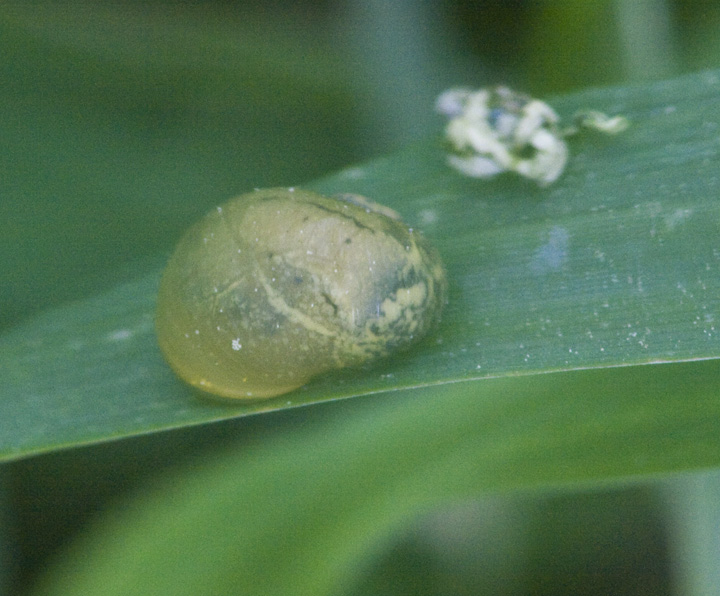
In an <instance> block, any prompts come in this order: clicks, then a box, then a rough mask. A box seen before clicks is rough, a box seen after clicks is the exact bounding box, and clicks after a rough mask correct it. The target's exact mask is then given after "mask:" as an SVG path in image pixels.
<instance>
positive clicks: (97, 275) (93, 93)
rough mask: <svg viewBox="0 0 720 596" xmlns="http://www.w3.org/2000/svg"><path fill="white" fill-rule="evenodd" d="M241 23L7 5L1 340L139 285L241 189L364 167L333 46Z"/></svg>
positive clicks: (3, 16)
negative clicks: (56, 313)
mask: <svg viewBox="0 0 720 596" xmlns="http://www.w3.org/2000/svg"><path fill="white" fill-rule="evenodd" d="M243 14H244V13H243V12H242V11H240V12H234V11H231V10H230V11H228V14H223V13H218V12H217V11H213V10H204V7H187V10H186V11H183V10H170V9H167V8H166V9H163V8H161V7H160V6H157V7H153V6H152V5H146V4H144V3H139V4H137V5H133V9H132V10H129V9H128V8H127V7H126V6H124V5H123V4H116V3H88V2H84V1H81V2H67V3H63V4H62V5H58V4H57V3H54V2H33V3H21V2H12V3H7V5H6V6H3V10H2V11H0V56H2V59H0V80H1V81H2V85H0V197H1V200H0V257H1V261H2V264H3V283H2V284H0V329H2V328H3V327H7V326H9V325H11V324H17V321H18V320H19V319H20V318H21V317H26V316H27V315H28V314H29V313H32V312H35V311H37V310H39V309H41V308H44V307H48V306H50V305H54V304H58V303H62V302H64V301H67V300H69V299H78V298H81V297H84V296H88V295H90V294H92V293H98V292H100V291H102V290H107V289H108V288H111V287H113V286H114V285H116V284H117V283H119V282H120V281H127V280H128V279H132V278H133V277H137V276H138V274H139V273H138V271H147V267H148V265H147V263H145V259H146V258H147V257H148V256H149V255H157V254H158V253H159V252H162V251H169V250H170V248H171V246H172V244H173V242H174V240H175V239H176V238H177V237H178V236H179V235H180V233H181V231H182V230H183V229H184V228H185V227H187V226H188V225H189V224H190V222H191V221H192V220H194V219H196V218H197V217H199V216H200V215H201V214H202V213H203V212H204V211H206V210H207V209H210V208H211V207H212V206H213V205H215V204H217V203H218V202H220V201H221V200H224V199H226V198H228V197H229V196H232V195H233V194H239V193H240V192H241V191H242V190H244V189H247V188H251V187H253V186H266V185H268V184H273V185H277V184H280V183H298V182H299V181H304V180H307V179H308V178H313V177H316V176H319V175H320V174H322V173H325V172H327V171H328V169H332V168H335V167H339V166H340V165H342V164H346V163H348V161H351V160H353V159H355V157H354V156H355V155H357V152H356V148H357V143H356V142H355V134H356V131H355V122H356V120H355V119H353V118H352V114H353V111H354V110H355V109H356V108H355V106H354V104H353V102H354V101H355V100H354V98H353V97H352V95H351V91H350V90H349V89H348V86H347V80H346V76H347V75H346V74H345V73H346V70H347V69H346V67H345V66H344V64H342V63H341V62H340V60H339V59H338V57H337V55H336V54H334V53H333V52H331V51H330V49H329V48H328V47H327V41H326V40H325V39H324V38H323V37H322V36H321V35H308V32H307V31H306V30H305V29H303V35H300V34H298V35H296V36H295V35H291V34H289V33H288V31H287V30H283V28H282V27H281V26H280V23H276V22H274V21H273V22H272V23H271V22H270V20H271V19H270V18H269V17H268V18H267V21H268V22H262V23H258V22H256V21H254V20H251V19H247V18H243ZM275 17H276V18H277V15H275ZM329 131H332V134H329ZM131 272H132V273H131ZM6 280H7V281H6Z"/></svg>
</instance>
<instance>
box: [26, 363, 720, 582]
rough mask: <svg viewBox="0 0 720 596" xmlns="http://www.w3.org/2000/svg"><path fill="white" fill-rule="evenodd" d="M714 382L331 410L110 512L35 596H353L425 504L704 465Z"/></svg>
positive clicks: (490, 390)
mask: <svg viewBox="0 0 720 596" xmlns="http://www.w3.org/2000/svg"><path fill="white" fill-rule="evenodd" d="M718 372H720V367H719V366H718V363H717V362H702V363H693V364H687V363H686V364H681V365H666V366H661V367H630V368H624V369H621V370H617V371H615V372H614V374H612V375H611V376H610V377H608V375H607V374H606V371H602V370H595V371H581V372H575V373H567V374H562V375H542V376H534V377H524V378H512V379H491V380H487V381H485V382H483V383H472V384H471V383H465V384H459V385H455V386H445V387H430V388H425V389H421V390H415V391H404V392H399V393H397V394H395V395H392V396H376V397H375V398H373V399H369V400H368V404H367V405H368V407H365V408H362V407H357V408H350V407H347V406H349V405H350V404H349V403H346V404H343V405H344V406H346V407H344V408H341V413H342V414H343V415H342V416H335V417H334V418H332V419H331V420H330V421H329V422H328V421H327V420H326V421H324V422H323V421H321V422H320V423H318V421H317V420H315V422H314V423H311V424H306V425H300V426H295V427H294V428H292V429H289V430H288V431H287V432H284V433H276V434H275V435H272V436H271V438H270V440H266V441H264V442H260V443H255V442H253V444H252V445H251V446H250V447H249V448H247V449H244V450H238V451H235V452H232V453H230V454H225V455H220V456H219V457H217V458H216V459H209V458H203V459H202V461H198V462H196V463H195V464H193V465H191V466H189V467H188V469H186V470H185V472H184V473H183V474H182V475H179V476H178V475H172V476H171V477H170V478H166V479H164V480H163V482H161V483H160V484H159V486H156V487H155V488H156V489H157V490H154V491H152V492H151V493H150V494H144V493H143V494H140V495H139V498H136V499H135V500H133V501H131V502H130V503H124V504H123V507H122V509H115V510H112V511H111V512H110V515H108V516H106V517H105V518H104V519H103V520H102V523H101V524H98V525H97V526H96V527H95V528H94V530H95V531H94V532H90V533H89V534H88V535H86V536H85V538H84V539H83V540H80V541H79V542H77V543H76V544H75V545H74V546H73V548H72V549H70V550H69V551H68V552H67V553H65V556H64V557H63V558H62V559H61V560H60V561H59V562H58V565H57V566H56V567H55V568H54V569H53V570H52V572H51V573H50V574H49V575H48V576H47V577H46V578H45V583H44V584H43V585H44V586H45V589H43V590H41V591H40V592H39V594H55V595H75V594H77V595H81V594H82V595H84V594H103V595H105V596H113V595H115V594H117V595H118V596H119V595H123V596H131V595H134V594H138V595H139V594H147V593H148V587H149V586H152V593H153V594H157V595H165V594H167V595H172V596H183V595H186V594H187V595H188V596H190V595H192V596H206V595H221V594H237V595H245V594H247V595H255V594H263V595H264V596H274V595H278V596H281V595H282V596H284V595H286V594H293V595H297V596H301V595H306V594H307V595H313V596H322V595H325V594H348V593H353V592H352V590H351V587H352V586H353V584H355V583H356V582H357V581H358V579H359V578H360V577H361V576H362V575H363V574H366V573H367V572H368V571H369V569H371V567H372V564H373V562H375V561H377V559H378V558H379V556H380V555H381V553H382V552H383V550H384V549H386V548H387V547H388V546H389V545H390V544H391V540H392V536H397V535H398V534H399V533H400V532H399V530H400V529H402V528H403V527H404V526H407V524H408V522H410V521H411V520H414V519H417V518H418V517H419V516H421V515H422V514H423V513H426V512H428V511H430V510H431V509H433V508H436V507H438V506H440V505H441V504H447V503H448V502H451V503H452V502H454V503H462V502H463V501H467V500H469V499H473V498H477V497H478V496H479V495H483V494H487V493H489V492H491V491H494V492H497V491H503V490H508V489H514V490H518V489H521V490H525V491H528V490H530V489H532V490H538V489H540V488H542V487H547V486H554V487H557V486H559V485H563V484H567V483H570V482H572V483H575V484H577V483H583V482H587V481H591V480H598V479H604V480H605V481H607V480H608V479H610V478H612V477H617V476H621V475H622V476H631V475H637V474H645V475H647V474H651V473H657V472H667V471H668V470H677V469H687V468H689V467H696V466H701V465H717V464H718V460H719V459H720V400H718V399H717V386H718V385H717V381H718ZM709 389H710V390H709ZM688 404H691V407H688ZM516 571H517V572H518V573H522V570H516Z"/></svg>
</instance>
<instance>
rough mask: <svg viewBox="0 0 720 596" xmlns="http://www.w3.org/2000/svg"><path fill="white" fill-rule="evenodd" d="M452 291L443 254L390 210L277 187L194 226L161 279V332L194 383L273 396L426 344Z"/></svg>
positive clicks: (239, 394) (174, 362) (225, 392)
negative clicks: (425, 338)
mask: <svg viewBox="0 0 720 596" xmlns="http://www.w3.org/2000/svg"><path fill="white" fill-rule="evenodd" d="M446 294H447V281H446V278H445V271H444V269H443V266H442V263H441V261H440V257H439V255H438V253H437V252H436V251H435V250H434V249H433V248H432V247H431V246H430V245H429V244H428V243H427V241H426V240H424V239H423V238H422V237H421V236H419V235H418V234H417V233H414V232H413V231H412V230H411V229H408V227H407V226H405V225H404V224H403V223H402V222H401V221H400V219H399V216H398V215H397V214H396V213H395V212H394V211H392V210H391V209H388V208H387V207H383V206H381V205H377V204H375V203H372V202H370V201H368V200H367V199H364V198H363V197H359V196H357V195H342V196H340V197H337V198H329V197H324V196H322V195H319V194H316V193H313V192H309V191H304V190H299V189H285V188H275V189H267V190H259V191H255V192H252V193H249V194H245V195H242V196H239V197H237V198H235V199H232V200H230V201H229V202H227V203H226V204H224V205H223V206H221V207H218V208H217V209H216V210H215V211H213V212H211V213H209V214H208V215H207V216H205V217H204V218H203V219H202V220H200V221H199V222H198V223H197V224H195V225H194V226H193V227H192V228H190V230H188V232H187V233H186V234H185V235H184V236H183V238H182V239H181V241H180V243H179V245H178V247H177V249H176V250H175V253H174V254H173V256H172V257H171V259H170V262H169V263H168V266H167V269H166V270H165V273H164V275H163V278H162V281H161V284H160V292H159V295H158V307H157V318H156V327H157V334H158V341H159V344H160V348H161V349H162V351H163V353H164V355H165V358H166V359H167V361H168V362H169V364H170V366H171V367H172V368H173V369H174V370H175V372H176V373H177V374H178V375H179V376H180V377H181V378H182V379H183V380H185V381H186V382H188V383H190V384H191V385H194V386H196V387H198V388H200V389H202V390H203V391H206V392H208V393H211V394H215V395H218V396H222V397H233V398H260V397H273V396H275V395H280V394H282V393H286V392H288V391H291V390H293V389H296V388H298V387H300V386H301V385H304V384H305V383H306V382H307V381H308V380H309V379H310V378H312V377H314V376H315V375H318V374H320V373H323V372H325V371H328V370H332V369H336V368H342V367H346V366H357V365H360V364H363V363H366V362H369V361H372V360H375V359H377V358H381V357H383V356H387V355H389V354H391V353H393V352H395V351H396V350H399V349H402V348H404V347H406V346H408V345H409V344H411V343H413V342H414V341H416V340H418V339H420V338H421V337H422V336H423V335H425V334H426V333H427V332H428V331H429V330H430V329H431V328H432V327H433V326H434V325H435V323H436V322H437V321H438V320H439V318H440V313H441V310H442V308H443V305H444V302H445V300H446Z"/></svg>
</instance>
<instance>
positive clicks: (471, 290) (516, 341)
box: [0, 72, 720, 458]
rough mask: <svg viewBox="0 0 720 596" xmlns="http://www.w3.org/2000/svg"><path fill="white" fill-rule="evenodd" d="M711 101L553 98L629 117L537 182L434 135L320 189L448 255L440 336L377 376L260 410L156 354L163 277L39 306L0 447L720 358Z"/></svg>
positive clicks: (713, 84)
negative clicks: (396, 394) (475, 158)
mask: <svg viewBox="0 0 720 596" xmlns="http://www.w3.org/2000/svg"><path fill="white" fill-rule="evenodd" d="M719 91H720V78H719V76H718V73H712V72H711V73H703V74H698V75H693V76H688V77H683V78H681V79H677V80H674V81H668V82H663V83H658V84H653V85H645V86H637V87H627V88H621V89H604V90H592V91H588V92H584V93H582V94H578V95H573V96H568V97H564V98H560V99H558V100H557V101H556V102H554V103H555V105H556V106H557V108H558V109H559V111H560V112H561V113H562V114H565V115H569V114H571V113H572V112H573V111H574V110H575V109H578V108H587V107H590V108H596V109H601V110H605V111H607V112H609V113H612V114H614V113H622V114H624V115H626V116H628V117H629V118H630V119H631V121H632V126H631V128H630V129H629V130H628V131H627V132H625V133H623V134H622V135H619V136H617V137H612V138H606V137H599V136H595V135H592V134H588V135H586V136H585V137H583V138H581V139H578V140H575V141H573V143H572V152H573V156H572V158H571V162H570V165H569V168H568V170H567V172H566V173H565V174H564V176H563V177H562V178H561V180H560V181H559V182H558V183H557V184H555V185H553V186H551V187H549V188H545V189H541V188H538V187H536V186H534V185H532V184H530V183H528V182H526V181H524V180H519V179H516V178H512V177H510V176H507V177H501V178H498V179H496V180H493V181H489V182H488V181H479V180H471V179H467V178H463V177H461V176H460V175H458V174H456V173H455V172H454V171H452V170H450V169H449V168H448V167H447V166H446V165H445V163H444V156H443V152H442V148H441V145H440V141H439V138H431V139H428V140H427V141H425V142H422V143H419V144H417V145H415V146H411V147H408V148H407V149H405V150H403V151H400V152H398V153H396V154H393V155H390V156H388V157H386V158H382V159H379V160H376V161H374V162H371V163H367V164H364V165H360V166H358V167H354V168H350V169H347V170H343V171H341V172H339V173H337V174H335V175H333V176H331V177H328V178H326V179H323V180H320V181H317V182H316V183H314V184H311V185H308V186H309V187H311V188H314V189H317V190H320V191H323V192H326V193H332V192H358V193H361V194H366V195H367V196H370V197H372V198H373V199H375V200H377V201H380V202H382V203H385V204H387V205H389V206H391V207H393V208H395V209H397V210H398V211H400V212H401V213H402V214H403V216H404V217H405V219H406V220H407V221H408V222H409V223H410V224H411V225H413V226H416V227H418V228H420V229H422V230H423V231H424V232H425V234H426V235H427V236H428V237H429V238H430V239H431V240H432V241H433V242H434V243H435V244H437V246H438V248H439V249H440V252H441V253H442V255H443V257H444V259H445V261H446V264H447V268H448V273H449V277H450V280H451V290H450V304H449V307H448V309H447V312H446V316H445V318H444V320H443V323H442V325H441V327H440V329H439V331H438V332H437V334H436V335H435V336H433V337H431V338H429V339H428V340H427V341H425V342H424V343H422V344H421V345H420V346H418V347H417V349H414V350H413V351H412V352H410V353H408V354H406V355H403V356H401V357H397V358H394V359H392V361H388V362H385V363H382V364H380V365H379V366H376V367H374V368H372V369H365V370H359V371H358V370H352V371H341V372H339V373H337V374H334V375H329V376H327V377H323V378H320V379H317V380H316V381H314V382H312V383H310V384H308V385H307V386H306V387H304V388H302V389H300V390H298V391H296V392H293V393H292V394H288V395H286V396H281V397H278V398H276V399H272V400H267V401H258V402H249V403H241V402H238V403H232V404H225V403H220V402H218V403H215V402H211V401H203V400H199V399H197V398H196V396H195V394H194V393H193V392H192V391H191V390H190V389H188V388H187V387H185V386H184V385H183V384H182V383H181V382H180V381H178V380H177V379H176V378H175V377H174V376H173V374H172V373H171V372H170V370H169V369H168V368H167V367H166V366H165V364H164V363H163V361H162V358H161V356H160V354H159V351H158V349H157V347H156V344H155V338H154V333H153V307H154V300H155V291H156V286H157V281H158V279H159V275H160V271H159V270H158V271H154V272H153V273H152V274H150V275H148V276H146V277H144V278H141V279H138V280H136V281H133V282H131V283H127V284H123V285H121V286H118V287H117V288H115V289H114V290H112V291H110V292H108V293H107V294H105V295H103V296H100V297H97V298H92V299H88V300H85V301H82V302H79V303H75V304H68V305H66V306H64V307H62V308H59V309H56V310H52V311H47V312H45V313H43V314H42V315H41V316H39V317H37V318H35V319H34V320H32V321H30V322H28V323H27V324H25V325H23V326H20V327H17V328H15V329H13V330H11V331H9V332H7V333H5V334H4V335H3V337H2V338H0V376H1V377H2V379H3V381H4V383H3V388H2V393H3V398H2V400H1V401H0V421H1V422H0V425H2V426H1V428H2V435H1V436H2V439H1V441H2V442H1V444H0V453H2V454H3V456H4V457H6V458H12V457H18V456H21V455H25V454H28V453H34V452H40V451H46V450H49V449H55V448H58V447H62V446H67V445H76V444H81V443H87V442H92V441H98V440H103V439H108V438H113V437H120V436H126V435H132V434H137V433H144V432H149V431H153V430H160V429H164V428H172V427H177V426H183V425H188V424H199V423H203V422H207V421H210V420H217V419H221V418H227V417H232V416H238V415H242V414H248V413H253V412H260V411H267V410H272V409H277V408H284V407H290V406H297V405H302V404H309V403H315V402H318V401H323V400H327V399H336V398H339V397H349V396H354V395H362V394H368V393H376V392H381V391H390V390H396V389H402V388H412V387H422V386H428V385H436V384H441V383H447V382H455V381H479V380H482V379H486V378H488V377H497V376H507V375H517V374H530V373H539V372H550V371H563V370H575V369H585V368H594V367H609V366H620V365H631V364H641V363H658V362H670V361H684V360H701V359H709V358H717V357H718V356H720V336H718V333H717V331H716V325H717V320H716V319H717V316H718V296H719V295H720V293H719V291H720V275H718V267H719V264H720V250H719V249H718V245H717V238H718V231H719V227H720V206H719V205H718V202H717V192H718V165H719V159H718V149H720V135H719V134H718V133H719V131H720V127H719V123H718V114H720V93H719ZM478 389H479V388H478ZM470 390H471V389H470Z"/></svg>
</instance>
